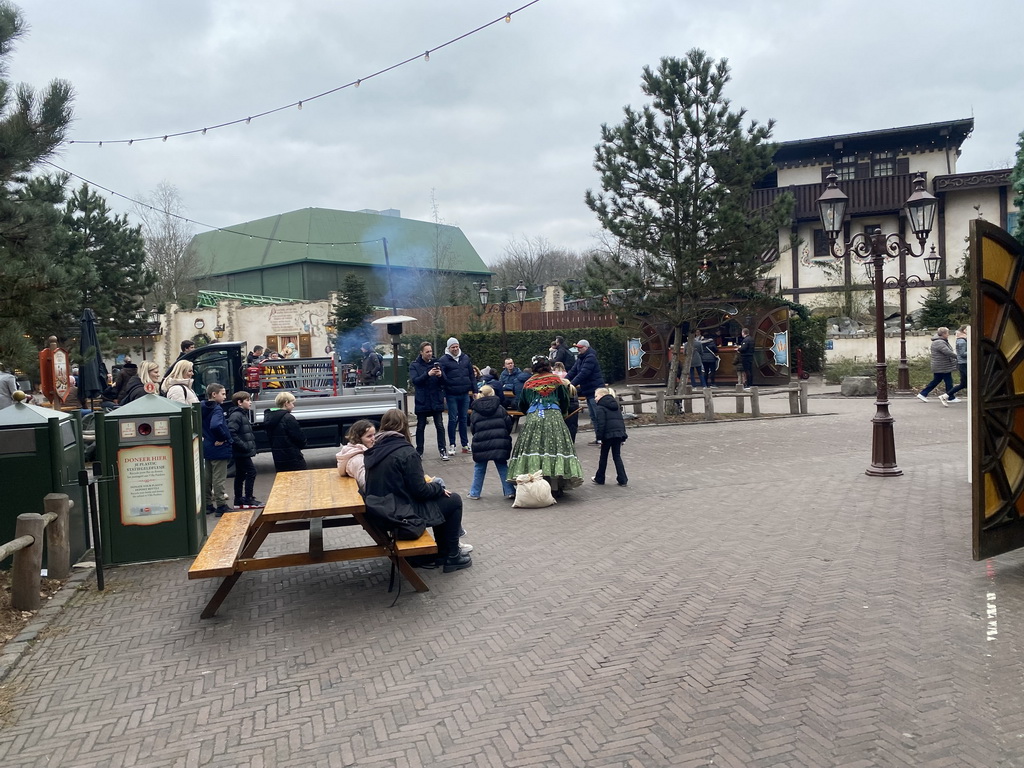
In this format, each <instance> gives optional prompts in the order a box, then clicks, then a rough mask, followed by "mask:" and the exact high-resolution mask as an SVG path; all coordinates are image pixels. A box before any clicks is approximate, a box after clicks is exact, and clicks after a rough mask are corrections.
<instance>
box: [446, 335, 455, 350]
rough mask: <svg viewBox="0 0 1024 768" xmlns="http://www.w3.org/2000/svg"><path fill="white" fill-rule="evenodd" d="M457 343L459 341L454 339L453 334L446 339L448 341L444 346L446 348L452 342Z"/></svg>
mask: <svg viewBox="0 0 1024 768" xmlns="http://www.w3.org/2000/svg"><path fill="white" fill-rule="evenodd" d="M458 343H459V340H458V339H456V338H455V337H454V336H452V337H451V338H450V339H448V343H447V344H445V345H444V348H445V349H448V348H449V347H450V346H451V345H452V344H458Z"/></svg>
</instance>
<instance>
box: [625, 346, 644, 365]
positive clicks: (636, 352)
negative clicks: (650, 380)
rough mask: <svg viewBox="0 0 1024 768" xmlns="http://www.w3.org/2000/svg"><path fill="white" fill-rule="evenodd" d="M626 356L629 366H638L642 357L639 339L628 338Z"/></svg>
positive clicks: (642, 351) (642, 349)
mask: <svg viewBox="0 0 1024 768" xmlns="http://www.w3.org/2000/svg"><path fill="white" fill-rule="evenodd" d="M626 356H627V357H628V358H629V368H630V370H632V369H633V368H639V367H640V366H641V365H642V362H643V358H644V348H643V347H642V346H641V344H640V339H630V340H629V341H628V342H626Z"/></svg>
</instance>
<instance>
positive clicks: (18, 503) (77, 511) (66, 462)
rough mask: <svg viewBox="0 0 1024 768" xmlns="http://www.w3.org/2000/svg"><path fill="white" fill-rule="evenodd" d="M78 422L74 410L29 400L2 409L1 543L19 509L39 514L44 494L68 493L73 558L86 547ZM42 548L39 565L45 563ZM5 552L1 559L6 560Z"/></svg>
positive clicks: (11, 533) (10, 534) (11, 531)
mask: <svg viewBox="0 0 1024 768" xmlns="http://www.w3.org/2000/svg"><path fill="white" fill-rule="evenodd" d="M83 461H84V459H83V452H82V422H81V419H80V418H79V416H78V414H77V413H64V412H62V411H55V410H53V409H51V408H40V407H39V406H37V405H30V404H28V403H15V404H14V405H11V406H8V407H7V408H4V409H3V410H0V488H2V489H3V495H4V504H3V505H2V506H0V543H3V542H5V541H10V540H11V539H13V538H14V528H15V526H16V525H17V521H18V515H20V514H22V513H25V512H38V513H39V514H42V513H43V512H44V511H45V510H44V509H43V497H44V496H46V495H47V494H48V493H66V494H67V495H68V497H69V498H70V499H71V501H73V502H74V505H73V506H72V507H71V514H70V519H69V520H68V538H69V540H70V541H69V544H70V547H71V562H72V563H74V562H76V561H77V560H78V559H79V558H81V557H82V555H84V554H85V552H86V550H88V549H89V543H88V542H89V534H88V526H89V523H88V516H87V514H86V508H85V503H84V501H83V499H84V495H83V494H82V489H81V488H80V487H79V486H78V473H79V471H80V470H82V469H83V467H84V463H83ZM47 556H48V553H44V559H43V566H44V567H46V557H47ZM10 562H11V559H10V558H8V559H7V560H6V561H5V562H4V563H3V564H2V565H3V567H4V568H7V567H9V566H10Z"/></svg>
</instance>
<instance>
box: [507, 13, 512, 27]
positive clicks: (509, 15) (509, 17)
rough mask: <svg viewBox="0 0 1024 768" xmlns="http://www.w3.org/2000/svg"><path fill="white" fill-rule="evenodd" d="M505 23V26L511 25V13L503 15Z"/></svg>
mask: <svg viewBox="0 0 1024 768" xmlns="http://www.w3.org/2000/svg"><path fill="white" fill-rule="evenodd" d="M505 23H506V24H511V23H512V14H511V12H510V13H506V14H505Z"/></svg>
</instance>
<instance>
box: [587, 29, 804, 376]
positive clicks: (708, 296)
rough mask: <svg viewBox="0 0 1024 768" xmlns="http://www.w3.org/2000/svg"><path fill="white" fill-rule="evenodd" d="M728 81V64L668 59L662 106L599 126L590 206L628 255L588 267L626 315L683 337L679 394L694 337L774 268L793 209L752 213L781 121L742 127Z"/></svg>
mask: <svg viewBox="0 0 1024 768" xmlns="http://www.w3.org/2000/svg"><path fill="white" fill-rule="evenodd" d="M729 79H730V77H729V67H728V63H727V61H726V60H725V59H722V60H720V61H718V62H714V61H712V60H711V59H709V58H708V57H707V55H706V54H705V53H704V52H703V51H701V50H697V49H694V50H691V51H690V52H689V53H687V55H686V57H685V58H683V59H677V58H669V57H666V58H662V59H661V63H660V66H659V67H658V70H657V71H653V70H651V69H650V68H649V67H645V68H644V70H643V78H642V84H641V89H642V90H643V92H644V93H645V94H646V95H647V96H649V97H651V99H652V103H651V104H650V105H645V106H644V107H643V108H641V109H640V111H635V110H633V109H632V108H630V107H629V106H627V107H625V109H624V113H625V118H624V120H623V122H622V123H621V124H619V125H616V126H613V127H609V126H607V125H602V126H601V143H600V144H598V145H597V147H596V155H597V158H596V161H595V163H594V167H595V168H596V169H597V171H598V172H599V173H600V175H601V187H602V191H601V192H599V193H597V194H594V193H592V192H591V191H589V190H588V191H587V193H586V197H585V200H586V203H587V205H588V206H589V207H590V208H591V209H592V210H593V211H594V212H595V213H596V214H597V217H598V219H599V221H600V223H601V226H602V227H603V228H604V229H606V230H607V231H608V232H610V233H611V234H612V235H614V236H615V238H616V239H617V240H618V243H619V245H620V246H621V247H620V248H616V249H611V250H609V251H608V252H607V253H606V254H604V255H603V256H600V257H598V258H595V259H594V260H593V261H592V262H591V264H590V265H588V269H587V274H588V279H589V281H590V283H591V287H592V288H593V289H596V290H607V288H608V287H609V286H613V285H618V286H620V287H622V288H624V289H625V290H624V291H623V292H622V295H621V302H620V301H619V298H620V297H619V296H617V297H616V299H617V302H616V303H617V310H618V311H619V313H620V314H621V315H623V316H627V317H628V316H632V315H646V316H650V317H651V318H653V319H655V320H660V321H662V322H667V323H669V324H670V325H671V326H673V328H675V329H676V333H675V338H674V341H673V351H674V355H673V358H672V367H671V370H670V374H669V386H670V387H671V388H673V389H674V388H675V386H676V381H677V378H678V373H679V362H680V359H681V358H680V354H679V352H680V347H681V341H682V336H683V333H684V329H685V328H687V327H688V326H689V327H693V326H695V325H697V324H698V323H699V322H700V321H701V320H702V319H703V318H704V317H707V316H710V315H711V314H714V313H716V312H717V311H718V310H717V309H716V307H717V306H718V305H719V302H716V299H722V298H725V297H728V296H729V295H730V294H732V293H733V292H734V291H735V290H736V289H738V288H741V287H753V286H754V285H755V284H756V282H757V280H758V279H759V278H761V277H762V276H763V275H764V274H765V273H766V272H767V271H768V269H770V267H771V264H770V263H766V261H765V259H764V258H763V256H762V255H763V254H765V253H766V252H769V251H770V250H771V249H772V248H777V247H778V234H777V233H778V228H779V226H780V225H783V224H785V223H786V222H788V220H789V217H790V213H791V211H792V205H793V203H792V198H791V196H789V195H782V196H780V197H779V198H778V199H777V201H776V203H775V205H774V206H773V208H772V209H771V210H762V211H755V210H751V209H750V208H749V205H748V201H749V199H750V195H751V191H752V190H753V188H754V185H755V184H756V183H757V182H759V181H760V180H761V179H762V178H764V176H766V175H767V174H768V173H769V172H770V171H771V170H772V155H773V154H774V150H775V146H774V145H773V144H772V143H770V141H769V140H770V138H771V134H772V127H773V124H774V123H773V121H769V122H768V123H767V124H765V125H761V124H759V123H758V122H757V121H752V122H751V123H750V124H749V125H746V126H744V118H745V115H746V111H745V110H743V109H739V110H733V109H732V106H731V104H730V102H729V100H728V99H726V98H725V97H724V96H723V91H724V89H725V85H726V84H727V83H728V82H729Z"/></svg>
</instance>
